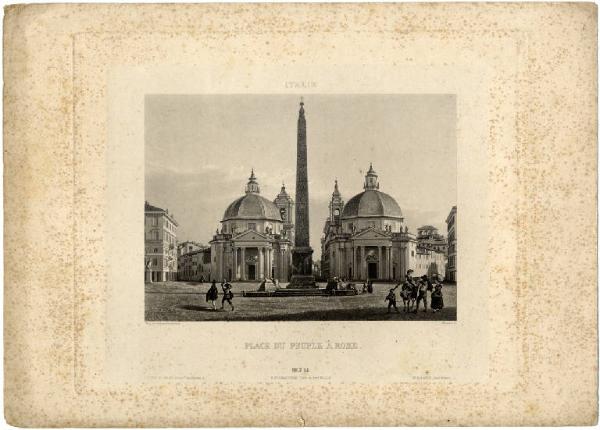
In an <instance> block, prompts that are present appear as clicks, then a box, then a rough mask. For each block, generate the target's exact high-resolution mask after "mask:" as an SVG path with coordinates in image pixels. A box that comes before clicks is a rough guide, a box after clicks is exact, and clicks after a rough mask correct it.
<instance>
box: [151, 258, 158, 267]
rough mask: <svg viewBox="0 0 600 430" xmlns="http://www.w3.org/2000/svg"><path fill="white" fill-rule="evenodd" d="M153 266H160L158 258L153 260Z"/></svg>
mask: <svg viewBox="0 0 600 430" xmlns="http://www.w3.org/2000/svg"><path fill="white" fill-rule="evenodd" d="M152 265H153V266H158V258H153V259H152Z"/></svg>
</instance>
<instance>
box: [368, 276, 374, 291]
mask: <svg viewBox="0 0 600 430" xmlns="http://www.w3.org/2000/svg"><path fill="white" fill-rule="evenodd" d="M367 291H368V292H369V294H373V281H371V280H370V279H368V280H367Z"/></svg>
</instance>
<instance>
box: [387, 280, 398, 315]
mask: <svg viewBox="0 0 600 430" xmlns="http://www.w3.org/2000/svg"><path fill="white" fill-rule="evenodd" d="M399 285H400V284H398V285H396V286H395V287H394V288H392V289H390V292H389V293H388V295H387V296H386V297H385V300H384V301H387V302H388V314H389V313H390V312H391V311H392V306H393V307H394V309H395V310H396V312H400V311H399V310H398V307H397V306H396V293H395V292H394V290H395V289H396V288H398V286H399Z"/></svg>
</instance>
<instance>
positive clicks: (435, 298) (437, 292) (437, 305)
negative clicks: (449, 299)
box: [431, 283, 444, 312]
mask: <svg viewBox="0 0 600 430" xmlns="http://www.w3.org/2000/svg"><path fill="white" fill-rule="evenodd" d="M443 308H444V295H443V294H442V284H440V283H437V284H436V285H435V288H434V290H433V293H431V309H433V312H437V311H441V310H442V309H443Z"/></svg>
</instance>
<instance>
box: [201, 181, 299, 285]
mask: <svg viewBox="0 0 600 430" xmlns="http://www.w3.org/2000/svg"><path fill="white" fill-rule="evenodd" d="M293 243H294V201H293V200H292V198H291V197H290V196H289V194H288V193H287V191H286V189H285V185H283V186H282V187H281V191H280V192H279V194H278V195H277V197H276V198H275V199H274V200H273V201H271V200H269V199H267V198H265V197H263V196H262V195H261V194H260V187H259V184H258V181H257V178H256V176H255V175H254V170H252V173H251V175H250V178H249V179H248V183H247V185H246V192H245V195H243V196H241V197H239V198H237V199H236V200H234V201H233V202H232V203H231V204H230V205H229V206H228V207H227V209H226V210H225V213H224V214H223V219H222V220H221V229H220V231H217V232H216V233H215V235H214V236H213V239H212V240H211V241H210V255H211V271H210V273H211V280H212V279H214V280H217V281H221V280H224V279H227V280H234V281H259V280H262V279H265V278H272V279H278V280H279V281H281V282H287V281H288V280H289V278H290V276H291V248H292V246H293Z"/></svg>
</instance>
